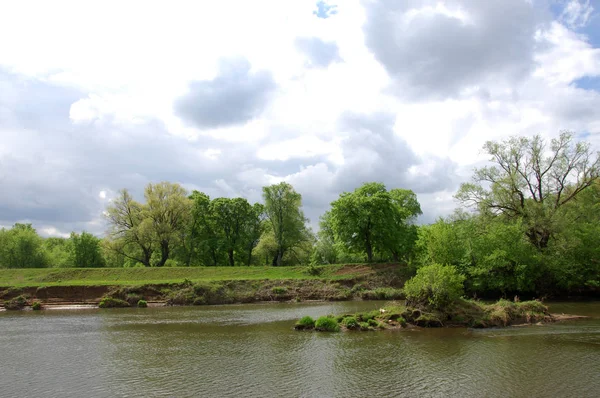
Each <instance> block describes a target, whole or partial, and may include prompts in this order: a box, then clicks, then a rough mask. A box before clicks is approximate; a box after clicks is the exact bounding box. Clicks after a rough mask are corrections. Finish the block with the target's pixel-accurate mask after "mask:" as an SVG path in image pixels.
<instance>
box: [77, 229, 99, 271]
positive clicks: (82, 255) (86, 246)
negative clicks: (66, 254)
mask: <svg viewBox="0 0 600 398" xmlns="http://www.w3.org/2000/svg"><path fill="white" fill-rule="evenodd" d="M70 240H71V247H72V251H73V261H72V264H73V266H75V267H77V268H88V267H94V268H98V267H103V266H104V265H105V261H104V258H103V257H102V251H101V247H100V239H99V238H97V237H95V236H94V235H92V234H90V233H87V232H85V231H83V232H82V233H81V234H76V233H75V232H73V233H71V238H70Z"/></svg>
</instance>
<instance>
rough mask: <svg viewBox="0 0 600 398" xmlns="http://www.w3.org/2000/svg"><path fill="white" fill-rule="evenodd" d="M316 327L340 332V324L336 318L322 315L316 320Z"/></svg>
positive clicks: (319, 329) (326, 330)
mask: <svg viewBox="0 0 600 398" xmlns="http://www.w3.org/2000/svg"><path fill="white" fill-rule="evenodd" d="M315 329H316V330H318V331H321V332H339V331H340V325H338V322H337V320H336V319H335V318H332V317H328V316H322V317H320V318H319V319H317V321H316V322H315Z"/></svg>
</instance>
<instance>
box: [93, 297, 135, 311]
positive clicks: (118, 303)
mask: <svg viewBox="0 0 600 398" xmlns="http://www.w3.org/2000/svg"><path fill="white" fill-rule="evenodd" d="M98 307H100V308H123V307H129V303H128V302H127V301H125V300H121V299H117V298H113V297H104V298H103V299H102V300H100V303H99V304H98Z"/></svg>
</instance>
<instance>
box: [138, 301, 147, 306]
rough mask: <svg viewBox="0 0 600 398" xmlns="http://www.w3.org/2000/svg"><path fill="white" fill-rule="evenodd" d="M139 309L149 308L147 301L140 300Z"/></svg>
mask: <svg viewBox="0 0 600 398" xmlns="http://www.w3.org/2000/svg"><path fill="white" fill-rule="evenodd" d="M137 306H138V308H146V307H148V302H147V301H146V300H140V301H138V302H137Z"/></svg>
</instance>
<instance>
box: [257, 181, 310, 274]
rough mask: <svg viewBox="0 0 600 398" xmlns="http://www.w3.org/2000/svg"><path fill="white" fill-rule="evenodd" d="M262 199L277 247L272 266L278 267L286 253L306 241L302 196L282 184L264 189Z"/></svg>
mask: <svg viewBox="0 0 600 398" xmlns="http://www.w3.org/2000/svg"><path fill="white" fill-rule="evenodd" d="M263 198H264V200H265V214H266V216H267V219H268V220H269V223H270V226H271V229H272V233H273V237H274V239H275V242H276V245H277V251H276V254H275V256H274V258H273V265H276V266H280V265H281V264H282V260H283V256H284V255H285V254H286V252H287V251H289V250H290V249H293V248H294V247H297V246H298V245H300V244H301V243H302V242H303V241H305V240H306V225H305V223H306V218H305V217H304V213H303V212H302V210H301V207H302V196H301V195H300V194H299V193H297V192H296V191H295V190H294V188H293V187H292V186H291V185H290V184H288V183H286V182H282V183H279V184H275V185H271V186H268V187H264V188H263Z"/></svg>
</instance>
